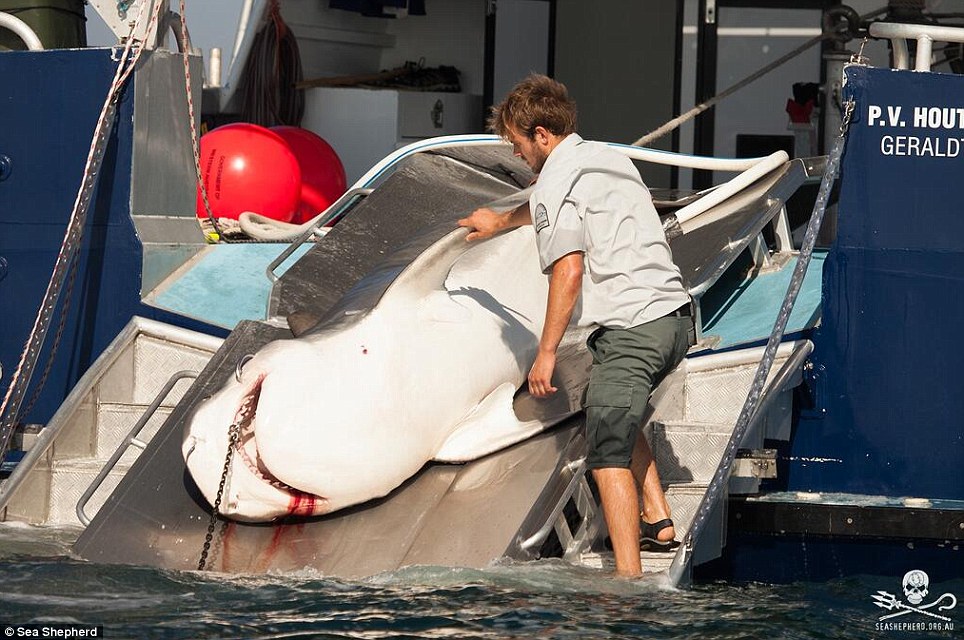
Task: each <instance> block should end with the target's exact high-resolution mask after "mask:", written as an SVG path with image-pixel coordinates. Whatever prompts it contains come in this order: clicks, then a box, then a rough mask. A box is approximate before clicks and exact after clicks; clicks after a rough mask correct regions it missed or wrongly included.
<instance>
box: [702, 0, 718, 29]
mask: <svg viewBox="0 0 964 640" xmlns="http://www.w3.org/2000/svg"><path fill="white" fill-rule="evenodd" d="M703 22H705V23H706V24H716V0H706V11H705V12H704V13H703Z"/></svg>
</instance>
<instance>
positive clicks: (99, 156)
mask: <svg viewBox="0 0 964 640" xmlns="http://www.w3.org/2000/svg"><path fill="white" fill-rule="evenodd" d="M147 4H148V3H146V2H145V3H144V4H142V5H141V9H140V11H139V12H138V15H137V19H136V20H135V21H134V23H133V24H132V25H131V31H130V33H129V34H128V37H127V41H126V44H125V45H124V49H123V51H122V53H121V57H120V60H119V61H118V63H117V69H116V71H115V72H114V79H113V81H112V82H111V85H110V89H109V91H108V93H107V97H106V99H105V100H104V106H103V108H102V109H101V112H100V116H99V117H98V119H97V124H96V126H95V127H94V135H93V139H92V141H91V144H90V149H89V150H88V153H87V160H86V162H85V164H84V174H83V180H82V181H81V184H80V188H79V189H78V191H77V197H76V199H75V200H74V206H73V209H72V210H71V213H70V219H69V221H68V223H67V229H66V232H65V234H64V241H63V242H62V243H61V245H60V251H59V253H58V255H57V260H56V262H55V263H54V269H53V272H52V274H51V276H50V281H49V282H48V283H47V290H46V291H45V293H44V297H43V300H42V301H41V304H40V308H39V309H37V316H36V318H35V319H34V324H33V327H32V329H31V331H30V336H29V337H28V338H27V342H26V344H25V345H24V349H23V352H22V353H21V354H20V360H19V362H18V363H17V369H16V370H15V371H14V373H13V376H12V378H11V380H10V386H9V387H7V393H6V395H5V396H4V399H3V404H2V405H0V459H2V457H3V456H4V455H5V454H6V452H7V449H8V446H9V444H10V439H11V437H12V436H13V431H14V429H15V428H16V426H17V424H18V422H19V419H20V416H21V411H20V407H21V405H22V402H23V397H24V394H25V393H26V390H27V385H29V384H30V379H31V378H32V377H33V372H34V369H35V367H36V365H37V361H38V360H39V358H40V351H41V349H42V348H43V343H44V341H45V340H46V338H47V332H48V330H49V329H50V320H51V316H52V314H53V310H54V308H55V307H56V306H57V302H58V301H59V300H60V297H61V293H63V286H64V280H65V279H66V278H67V277H68V274H69V272H70V271H72V268H71V264H72V262H73V261H74V259H75V256H76V253H77V251H78V249H79V248H80V244H81V242H82V241H83V236H84V223H85V221H86V219H87V212H88V210H89V208H90V200H91V197H92V194H93V190H94V186H95V184H96V178H97V175H98V173H99V171H100V166H101V164H102V162H103V159H104V149H105V147H106V146H107V140H108V137H109V134H110V130H111V128H112V127H113V120H114V116H115V115H116V112H117V103H118V101H119V99H120V95H121V90H122V89H123V87H124V84H125V83H126V82H127V79H128V78H129V77H130V75H131V73H133V71H134V68H135V67H136V66H137V62H138V60H139V59H140V56H141V54H142V53H143V51H144V46H143V44H142V45H141V46H140V47H138V48H137V50H136V52H135V53H134V55H133V57H131V50H132V48H133V45H134V33H136V31H137V28H138V25H139V24H140V23H141V20H142V19H143V17H144V9H145V7H146V6H147ZM162 4H163V3H161V2H158V3H157V4H156V5H155V6H154V10H153V12H152V13H151V20H150V23H149V25H148V28H147V31H146V33H151V32H152V30H153V28H154V27H155V25H156V24H157V21H158V14H159V13H160V7H161V5H162ZM71 282H72V278H71ZM70 288H72V284H71V285H70ZM68 293H69V289H68ZM68 297H69V296H68ZM65 306H66V301H65ZM62 313H66V309H64V311H63V312H62ZM58 342H59V340H58ZM55 346H56V345H55ZM54 355H55V354H54V353H51V355H50V357H51V358H53V357H54ZM48 369H49V367H48Z"/></svg>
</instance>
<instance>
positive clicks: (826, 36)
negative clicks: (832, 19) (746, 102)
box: [633, 9, 886, 147]
mask: <svg viewBox="0 0 964 640" xmlns="http://www.w3.org/2000/svg"><path fill="white" fill-rule="evenodd" d="M885 10H886V9H885ZM880 13H881V10H879V9H878V10H876V11H871V12H870V13H867V14H864V15H862V16H859V18H860V20H866V19H867V18H868V17H871V16H876V15H879V14H880ZM839 16H840V17H844V18H846V19H847V20H846V21H847V22H851V20H852V19H851V17H850V16H848V15H844V14H839ZM848 28H850V29H854V28H855V27H854V26H850V27H848V25H847V24H843V23H841V24H838V25H837V26H835V27H832V28H825V29H824V30H823V31H822V33H821V34H820V35H819V36H814V37H813V38H811V39H810V40H807V41H806V42H804V43H803V44H801V45H800V46H799V47H797V48H796V49H794V50H793V51H791V52H790V53H787V54H786V55H783V56H780V57H779V58H777V59H776V60H774V61H773V62H771V63H770V64H768V65H766V66H764V67H762V68H760V69H758V70H757V71H755V72H753V73H751V74H750V75H748V76H747V77H746V78H744V79H742V80H740V81H739V82H737V83H736V84H734V85H733V86H731V87H729V88H727V89H724V90H723V91H721V92H720V93H718V94H716V95H715V96H713V97H712V98H710V99H709V100H707V101H706V102H703V103H701V104H698V105H696V106H695V107H693V108H692V109H690V110H689V111H687V112H686V113H684V114H682V115H680V116H677V117H675V118H673V119H672V120H670V121H669V122H667V123H666V124H664V125H662V126H661V127H659V128H657V129H654V130H653V131H650V132H649V133H647V134H646V135H644V136H643V137H641V138H639V139H638V140H636V141H635V142H633V146H635V147H646V146H649V145H650V144H652V143H653V142H654V141H656V140H659V139H660V138H662V137H663V136H665V135H666V134H667V133H670V132H672V131H674V130H676V129H677V128H679V127H680V126H681V125H683V124H685V123H687V122H689V121H690V120H692V119H693V118H695V117H696V116H698V115H700V114H701V113H703V112H704V111H706V110H708V109H711V108H713V107H714V106H716V104H717V103H718V102H720V101H722V100H724V99H726V98H727V97H729V96H730V95H732V94H734V93H736V92H737V91H739V90H740V89H742V88H743V87H745V86H747V85H748V84H751V83H752V82H755V81H756V80H758V79H760V78H761V77H763V76H765V75H766V74H768V73H770V72H771V71H773V70H774V69H776V68H777V67H780V66H782V65H784V64H786V63H787V62H789V61H790V60H793V59H794V58H796V57H797V56H799V55H800V54H801V53H803V52H804V51H807V50H808V49H810V48H811V47H812V46H814V45H815V44H817V43H819V42H823V41H824V40H832V39H836V38H840V37H841V36H843V34H844V33H846V31H847V30H848Z"/></svg>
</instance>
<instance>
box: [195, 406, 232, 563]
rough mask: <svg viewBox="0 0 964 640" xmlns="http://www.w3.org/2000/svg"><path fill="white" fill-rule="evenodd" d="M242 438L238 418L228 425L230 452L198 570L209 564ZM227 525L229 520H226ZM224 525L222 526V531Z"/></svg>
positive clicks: (222, 474)
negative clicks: (235, 452)
mask: <svg viewBox="0 0 964 640" xmlns="http://www.w3.org/2000/svg"><path fill="white" fill-rule="evenodd" d="M240 439H241V420H238V421H237V422H235V423H234V424H232V425H231V426H230V427H228V452H227V454H226V455H225V456H224V469H222V470H221V482H220V484H218V493H217V496H215V498H214V505H212V507H211V520H210V521H209V522H208V532H207V535H206V536H204V546H203V547H202V548H201V558H200V559H199V560H198V562H197V570H198V571H204V566H205V565H206V564H207V560H208V552H209V551H210V550H211V542H212V541H213V540H214V529H215V528H216V527H217V524H218V510H219V509H220V508H221V500H222V498H223V497H224V485H225V484H226V483H227V481H228V472H229V471H230V470H231V459H232V458H233V457H234V449H235V447H237V445H238V441H239V440H240ZM224 525H227V521H226V520H225V521H224ZM223 530H224V527H223V526H222V532H223Z"/></svg>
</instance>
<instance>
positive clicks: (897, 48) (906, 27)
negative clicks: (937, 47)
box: [870, 22, 964, 71]
mask: <svg viewBox="0 0 964 640" xmlns="http://www.w3.org/2000/svg"><path fill="white" fill-rule="evenodd" d="M870 35H872V36H874V37H875V38H888V39H889V40H890V41H891V42H893V43H894V66H895V67H896V68H898V69H909V68H910V56H909V55H908V53H907V39H908V38H913V39H914V40H916V41H917V57H916V59H915V61H914V70H915V71H930V70H931V55H932V52H933V50H934V41H935V40H937V41H938V42H964V29H961V28H959V27H941V26H937V25H930V24H898V23H894V22H874V23H872V24H871V25H870Z"/></svg>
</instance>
